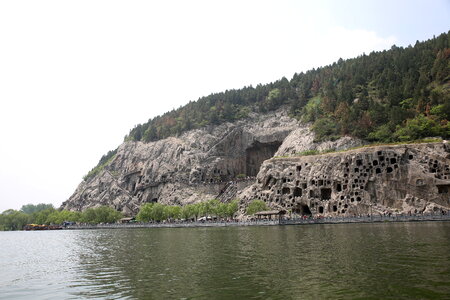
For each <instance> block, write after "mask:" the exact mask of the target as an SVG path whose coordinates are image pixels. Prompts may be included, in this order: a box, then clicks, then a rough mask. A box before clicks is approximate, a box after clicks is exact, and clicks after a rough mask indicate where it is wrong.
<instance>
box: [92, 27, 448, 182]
mask: <svg viewBox="0 0 450 300" xmlns="http://www.w3.org/2000/svg"><path fill="white" fill-rule="evenodd" d="M449 57H450V32H447V33H443V34H441V35H439V36H438V37H433V38H432V39H429V40H427V41H424V42H419V41H417V42H416V43H415V45H414V46H411V45H410V46H408V47H405V48H404V47H397V46H395V45H394V46H392V47H391V49H390V50H384V51H379V52H372V53H370V54H368V55H366V54H363V55H360V56H358V57H357V58H353V59H347V60H343V59H339V60H338V61H337V62H335V63H333V64H331V65H328V66H325V67H320V68H317V69H312V70H309V71H307V72H301V73H296V74H294V76H293V77H292V79H290V80H288V79H287V78H285V77H283V78H281V79H280V80H277V81H275V82H271V83H268V84H264V85H262V84H259V85H257V86H256V87H253V86H246V87H243V88H241V89H233V90H227V91H225V92H221V93H215V94H211V95H209V96H206V97H201V98H199V99H198V100H197V101H191V102H189V103H188V104H186V105H184V106H182V107H180V108H178V109H174V110H172V111H170V112H167V113H165V114H163V115H161V116H157V117H154V118H152V119H149V120H148V122H146V123H144V124H139V125H137V126H135V127H134V128H133V129H131V130H130V132H129V134H128V135H127V136H126V137H125V140H126V141H143V142H150V141H157V140H160V139H163V138H166V137H169V136H176V135H179V134H181V133H183V132H185V131H188V130H191V129H196V128H201V127H205V126H208V125H217V124H220V123H223V122H232V121H235V120H238V119H242V118H245V117H247V116H248V114H249V113H250V112H252V111H255V112H268V111H273V110H276V109H278V108H279V107H281V106H286V107H287V108H288V109H289V111H290V115H291V116H292V117H295V118H298V119H302V120H303V121H306V122H311V124H312V125H313V126H312V130H313V131H314V132H315V134H316V139H317V140H327V139H336V138H338V137H340V136H343V135H351V136H355V137H359V138H362V139H365V140H368V141H374V142H395V141H412V140H415V139H420V138H424V137H429V136H441V137H443V138H448V137H450V122H449V120H450V84H449V79H450V65H449V63H450V60H449ZM114 154H115V153H114V151H110V152H109V153H108V154H107V155H105V156H103V157H102V159H101V161H100V162H99V164H98V165H97V166H102V165H104V164H105V162H106V161H107V160H108V159H109V158H111V157H112V156H113V155H114ZM94 169H95V168H94ZM91 175H92V174H91ZM94 175H95V174H94ZM86 179H89V177H87V178H86Z"/></svg>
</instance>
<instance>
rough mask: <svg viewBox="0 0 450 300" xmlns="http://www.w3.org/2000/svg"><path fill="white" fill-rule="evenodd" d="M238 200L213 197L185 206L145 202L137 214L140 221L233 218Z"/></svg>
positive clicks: (237, 206)
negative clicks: (213, 217) (226, 200)
mask: <svg viewBox="0 0 450 300" xmlns="http://www.w3.org/2000/svg"><path fill="white" fill-rule="evenodd" d="M238 208H239V205H238V200H233V201H231V202H230V203H222V202H220V201H219V200H216V199H213V200H209V201H206V202H200V203H195V204H188V205H184V206H177V205H174V206H169V205H163V204H159V203H146V204H144V205H143V206H142V207H141V209H140V210H139V213H138V214H137V216H136V220H138V221H140V222H149V221H156V222H160V221H164V220H176V219H185V220H188V219H198V217H199V216H217V217H222V218H224V217H229V218H233V216H234V214H235V213H236V212H237V211H238Z"/></svg>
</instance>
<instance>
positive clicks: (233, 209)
mask: <svg viewBox="0 0 450 300" xmlns="http://www.w3.org/2000/svg"><path fill="white" fill-rule="evenodd" d="M238 210H239V201H238V200H237V199H234V200H233V201H231V202H230V203H228V206H227V211H226V215H227V216H228V217H230V218H234V215H235V214H236V213H237V211H238Z"/></svg>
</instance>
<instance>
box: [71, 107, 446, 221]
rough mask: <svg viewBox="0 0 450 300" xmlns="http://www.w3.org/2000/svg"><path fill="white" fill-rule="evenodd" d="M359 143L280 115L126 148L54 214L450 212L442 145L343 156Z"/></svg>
mask: <svg viewBox="0 0 450 300" xmlns="http://www.w3.org/2000/svg"><path fill="white" fill-rule="evenodd" d="M362 144H363V141H361V140H357V139H354V138H350V137H342V138H340V139H338V140H336V141H328V142H322V143H317V142H314V134H313V133H312V132H311V131H310V129H309V126H308V124H302V123H300V122H298V121H297V120H295V119H292V118H290V117H289V116H288V114H287V111H286V110H285V109H280V110H278V111H276V112H272V113H268V114H256V113H253V114H251V115H250V116H249V118H247V119H245V120H240V121H237V122H235V123H226V124H221V125H217V126H210V127H207V128H203V129H197V130H192V131H189V132H186V133H184V134H182V135H181V136H179V137H170V138H167V139H164V140H160V141H157V142H151V143H143V142H125V143H123V144H122V145H120V146H119V148H118V151H117V154H116V155H115V157H114V158H113V159H112V161H111V162H110V163H109V164H108V165H107V166H106V167H105V168H104V169H103V170H102V171H101V172H100V173H98V174H97V175H96V176H94V177H93V178H91V179H89V180H87V181H83V182H82V183H81V184H80V185H79V186H78V188H77V189H76V191H75V192H74V194H73V195H72V196H71V197H70V198H69V199H68V200H67V201H66V202H64V203H63V205H62V208H65V209H69V210H84V209H86V208H89V207H95V206H99V205H109V206H112V207H114V208H116V209H117V210H120V211H122V212H123V213H125V214H126V215H135V214H136V213H137V212H138V211H139V208H140V206H141V205H142V204H144V203H147V202H160V203H163V204H179V205H184V204H189V203H194V202H199V201H205V200H210V199H213V198H217V199H219V200H221V201H223V202H226V201H230V200H232V199H235V198H238V199H241V212H243V211H244V209H245V206H246V205H247V203H248V202H249V201H251V200H253V199H262V200H264V201H266V202H267V204H268V205H269V206H270V207H271V208H274V209H287V210H290V211H292V212H294V213H298V214H304V215H307V214H317V215H354V214H366V213H368V212H369V210H371V211H373V212H380V213H385V212H392V211H401V212H427V211H431V210H441V209H448V208H449V206H450V205H449V191H450V171H449V164H450V162H449V158H450V154H449V146H448V145H447V144H443V143H437V144H421V145H402V146H385V147H372V148H361V149H358V150H351V151H347V152H337V153H328V154H323V155H315V156H298V154H299V153H302V152H304V151H307V150H318V151H326V150H330V149H332V150H335V151H339V150H345V149H349V148H352V147H355V146H360V145H362Z"/></svg>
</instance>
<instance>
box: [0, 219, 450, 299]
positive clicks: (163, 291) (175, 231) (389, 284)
mask: <svg viewBox="0 0 450 300" xmlns="http://www.w3.org/2000/svg"><path fill="white" fill-rule="evenodd" d="M0 248H1V249H0V250H1V251H0V299H80V298H81V299H82V298H85V299H381V298H382V299H417V298H420V299H442V298H447V299H449V298H450V222H416V223H413V222H411V223H386V224H384V223H378V224H334V225H326V224H322V225H297V226H253V227H225V228H144V229H110V230H107V229H103V230H63V231H34V232H23V231H21V232H0Z"/></svg>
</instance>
